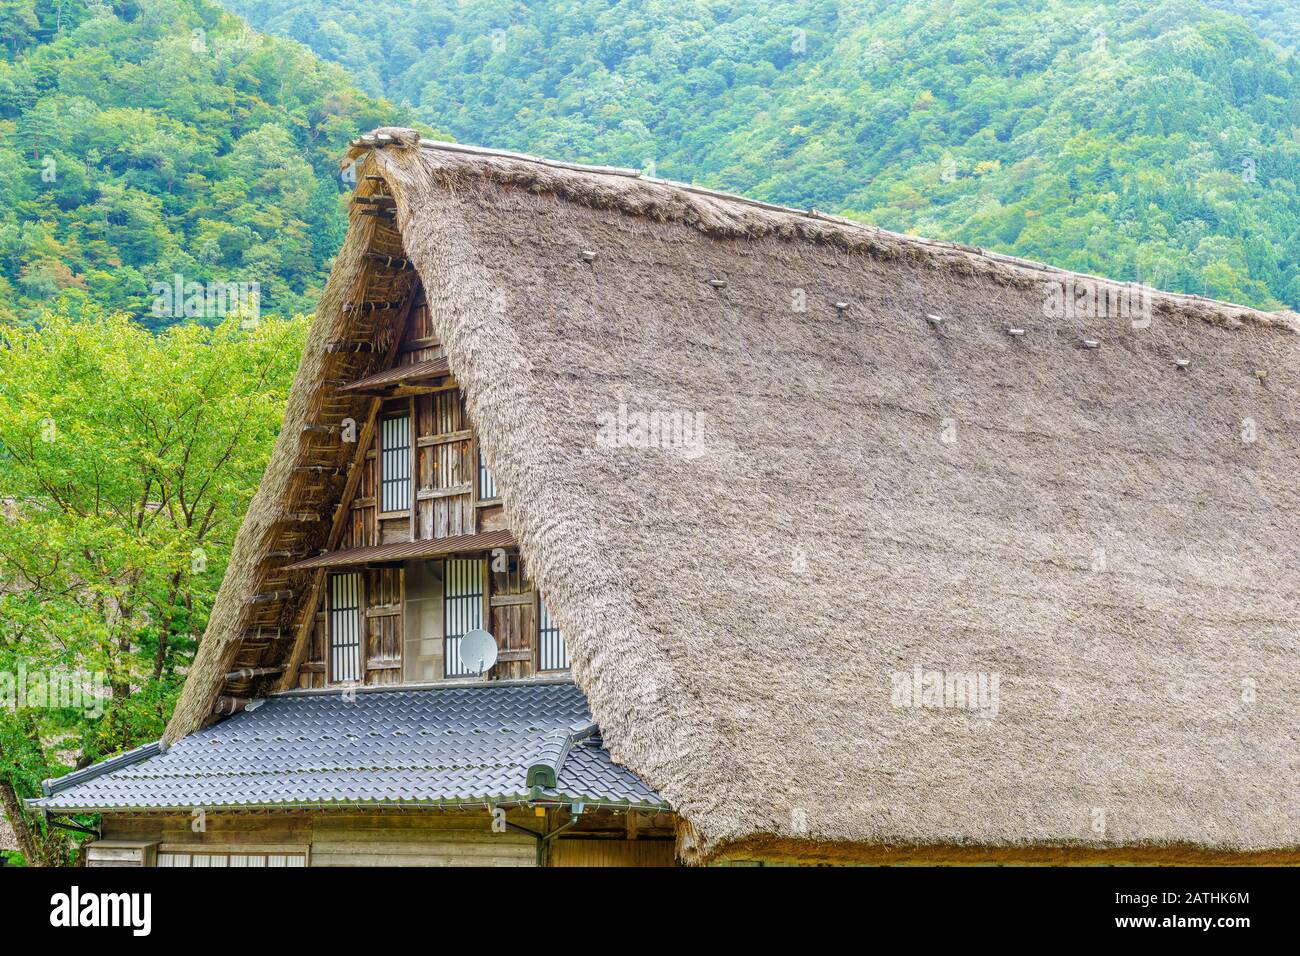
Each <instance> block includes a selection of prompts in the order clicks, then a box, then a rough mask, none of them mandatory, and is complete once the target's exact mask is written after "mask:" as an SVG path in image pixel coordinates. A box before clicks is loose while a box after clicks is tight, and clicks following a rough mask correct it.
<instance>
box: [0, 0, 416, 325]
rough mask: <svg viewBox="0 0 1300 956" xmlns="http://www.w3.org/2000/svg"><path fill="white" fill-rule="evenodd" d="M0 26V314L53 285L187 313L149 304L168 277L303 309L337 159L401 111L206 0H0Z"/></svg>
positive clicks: (81, 297) (327, 225) (74, 293)
mask: <svg viewBox="0 0 1300 956" xmlns="http://www.w3.org/2000/svg"><path fill="white" fill-rule="evenodd" d="M0 36H2V37H3V44H0V320H3V319H6V318H7V319H10V320H12V319H15V318H23V319H31V318H34V317H35V316H37V315H38V314H39V312H40V310H41V309H43V308H46V307H50V306H54V305H56V304H57V303H58V302H59V300H60V299H63V300H65V304H66V305H67V306H68V307H70V308H77V307H78V305H79V303H94V304H96V305H98V306H102V307H105V308H107V309H111V310H125V311H128V312H130V313H132V314H133V315H136V316H138V317H140V318H141V319H142V320H143V321H145V322H146V323H147V324H150V325H152V326H159V325H166V324H170V323H172V322H174V321H176V320H177V319H184V318H190V319H192V318H195V316H188V317H187V316H183V315H181V316H175V315H171V314H167V315H163V316H158V315H154V314H153V311H154V310H153V304H154V300H155V298H156V295H155V292H156V289H155V285H156V284H157V283H167V284H173V285H174V283H175V276H177V275H179V276H181V277H182V281H183V282H185V283H201V284H206V283H212V282H227V283H243V284H245V286H248V287H252V286H253V284H256V285H257V286H258V287H259V289H260V297H261V308H262V311H263V312H264V313H265V312H271V313H279V314H284V315H288V314H293V313H295V312H303V311H306V312H310V311H311V310H312V309H313V308H314V306H315V299H316V295H317V292H318V290H319V288H320V286H321V284H322V282H323V281H324V277H325V275H326V272H327V266H328V263H329V260H330V259H331V257H332V256H333V255H334V253H335V251H336V250H337V248H338V245H339V242H340V241H341V238H342V232H343V228H344V212H343V196H344V193H345V192H346V190H347V189H348V188H349V187H348V185H347V184H346V183H343V182H341V181H340V176H339V172H338V159H339V157H340V155H341V154H342V151H343V149H344V147H345V144H346V142H347V140H348V139H349V138H350V137H352V136H354V135H355V134H356V133H357V131H359V130H365V129H369V128H371V127H374V126H376V125H379V124H382V123H389V122H393V121H401V120H402V119H403V118H405V115H404V114H403V113H401V112H400V111H394V110H393V109H392V108H391V107H390V106H388V105H387V104H385V103H382V102H380V101H379V100H377V99H375V98H373V97H370V96H368V95H365V94H362V93H359V92H357V90H356V88H355V86H354V85H353V84H352V82H351V80H350V79H349V78H348V76H347V74H346V73H345V72H344V71H343V70H341V69H340V68H339V67H337V66H334V65H332V64H325V63H322V62H320V61H319V60H317V59H316V58H315V57H314V56H313V55H312V54H311V53H310V52H309V51H307V50H305V49H304V48H303V47H302V46H301V45H299V44H296V43H292V42H290V41H286V40H283V39H280V38H267V37H263V36H259V35H257V34H256V33H254V32H253V31H251V30H249V29H248V28H247V26H246V25H245V24H244V23H242V22H241V21H240V20H239V19H238V18H237V17H234V16H231V15H230V14H228V13H226V12H224V11H222V10H221V8H220V7H218V6H216V5H214V4H211V3H208V2H206V0H126V2H118V3H115V4H113V5H112V6H109V5H107V4H101V3H93V2H92V3H86V2H84V0H5V2H3V3H0ZM198 318H200V319H201V320H205V321H207V320H216V319H218V318H219V316H214V315H210V314H204V315H200V316H198Z"/></svg>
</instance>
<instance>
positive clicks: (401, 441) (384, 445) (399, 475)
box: [379, 415, 411, 512]
mask: <svg viewBox="0 0 1300 956" xmlns="http://www.w3.org/2000/svg"><path fill="white" fill-rule="evenodd" d="M380 449H381V454H382V456H383V457H382V459H381V461H380V476H381V478H380V484H379V494H380V501H379V510H380V511H383V512H391V511H406V510H408V509H409V508H410V507H411V416H410V415H395V416H393V417H392V418H385V419H384V420H383V423H382V425H381V427H380Z"/></svg>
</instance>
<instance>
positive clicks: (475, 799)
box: [32, 682, 666, 811]
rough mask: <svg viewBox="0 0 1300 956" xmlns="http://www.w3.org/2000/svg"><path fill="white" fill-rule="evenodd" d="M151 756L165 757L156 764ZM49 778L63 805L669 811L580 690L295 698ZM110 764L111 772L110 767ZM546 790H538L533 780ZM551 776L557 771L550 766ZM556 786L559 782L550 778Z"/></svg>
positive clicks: (530, 685)
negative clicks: (568, 805)
mask: <svg viewBox="0 0 1300 956" xmlns="http://www.w3.org/2000/svg"><path fill="white" fill-rule="evenodd" d="M151 754H152V755H151ZM127 756H128V755H123V756H122V757H119V758H114V761H113V763H114V766H108V767H105V772H100V773H98V774H96V773H94V770H95V769H96V768H90V772H89V773H88V772H87V771H85V770H83V771H79V772H78V773H76V774H70V775H69V776H68V777H64V778H62V779H61V780H55V781H48V782H47V790H46V793H47V795H46V796H45V797H43V798H41V799H38V800H35V801H32V805H33V806H37V807H45V808H47V809H50V810H84V811H100V810H129V809H139V810H144V809H158V810H162V809H178V810H179V809H190V808H194V807H203V808H206V809H217V808H253V807H272V806H278V807H291V806H294V807H297V806H313V807H314V806H321V807H324V806H353V805H359V804H361V805H375V806H424V805H446V804H459V803H487V802H493V803H505V802H516V801H525V800H541V801H582V802H585V803H588V804H612V805H621V806H644V807H665V806H666V805H665V803H664V801H663V799H662V798H661V797H659V795H658V794H656V793H655V792H654V791H653V790H651V789H650V788H649V787H647V786H646V785H645V784H643V783H642V782H641V781H640V780H639V779H638V778H637V777H636V776H634V775H633V774H632V773H631V772H630V771H628V770H625V769H623V768H622V767H620V766H618V765H617V764H615V763H614V762H613V761H612V760H611V759H610V756H609V754H608V753H606V752H605V750H604V749H603V748H602V747H601V746H600V743H599V737H597V736H596V735H595V734H594V725H592V723H591V714H590V712H589V711H588V709H587V700H586V698H585V697H584V696H583V694H582V691H581V690H579V689H578V687H577V686H576V685H574V684H572V683H569V682H562V683H557V682H546V683H541V682H520V683H506V682H502V683H496V684H478V685H470V686H456V687H439V688H428V689H410V690H391V691H389V690H385V691H373V690H371V691H360V692H357V693H354V694H351V695H347V694H344V693H328V694H323V693H308V694H286V695H281V696H276V697H270V698H268V699H267V700H265V701H264V702H263V703H262V704H261V706H259V707H257V708H256V709H255V710H250V711H245V712H244V713H241V714H239V715H237V716H235V717H231V718H229V719H228V720H225V721H223V722H222V723H219V724H216V725H215V726H212V727H209V728H207V729H205V730H201V731H199V732H197V733H194V734H191V735H190V736H188V737H185V738H183V739H182V740H180V741H178V742H177V743H176V744H175V745H174V746H172V747H171V748H170V749H168V750H166V751H165V752H161V753H159V752H157V751H156V748H153V749H150V748H141V753H140V755H139V757H137V758H135V761H134V762H129V763H127V764H126V765H125V766H123V765H122V761H123V758H125V757H127ZM100 766H104V765H100ZM530 768H531V769H532V770H533V774H534V779H536V780H541V781H544V784H543V786H541V787H538V788H530V787H529V785H528V779H529V771H530ZM548 769H549V770H550V773H549V774H548V773H547V772H546V771H547V770H548ZM551 779H554V780H555V785H554V786H553V787H552V786H546V785H545V784H549V782H550V780H551Z"/></svg>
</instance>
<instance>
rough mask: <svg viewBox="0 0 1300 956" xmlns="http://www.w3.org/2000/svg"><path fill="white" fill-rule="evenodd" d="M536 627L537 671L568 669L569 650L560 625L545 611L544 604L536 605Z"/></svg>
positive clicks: (543, 602) (542, 602)
mask: <svg viewBox="0 0 1300 956" xmlns="http://www.w3.org/2000/svg"><path fill="white" fill-rule="evenodd" d="M537 620H538V627H537V638H538V640H537V647H538V654H537V669H538V670H539V671H562V670H567V669H568V667H569V649H568V647H566V646H565V644H564V635H563V634H561V633H560V625H559V624H557V623H556V621H555V618H553V617H551V612H550V611H548V610H547V609H546V602H545V601H541V602H539V604H538V619H537Z"/></svg>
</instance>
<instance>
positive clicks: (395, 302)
mask: <svg viewBox="0 0 1300 956" xmlns="http://www.w3.org/2000/svg"><path fill="white" fill-rule="evenodd" d="M401 306H402V300H401V299H385V300H382V301H377V302H347V303H344V305H343V311H344V312H361V313H363V314H368V313H371V312H389V311H391V310H393V309H398V308H401ZM367 351H369V350H367Z"/></svg>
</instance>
